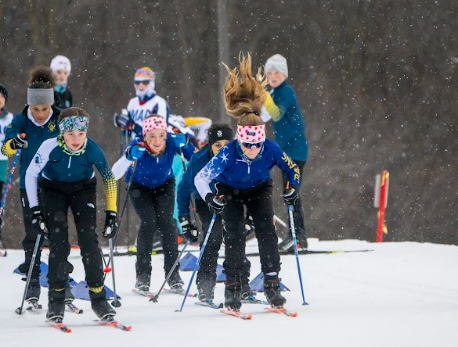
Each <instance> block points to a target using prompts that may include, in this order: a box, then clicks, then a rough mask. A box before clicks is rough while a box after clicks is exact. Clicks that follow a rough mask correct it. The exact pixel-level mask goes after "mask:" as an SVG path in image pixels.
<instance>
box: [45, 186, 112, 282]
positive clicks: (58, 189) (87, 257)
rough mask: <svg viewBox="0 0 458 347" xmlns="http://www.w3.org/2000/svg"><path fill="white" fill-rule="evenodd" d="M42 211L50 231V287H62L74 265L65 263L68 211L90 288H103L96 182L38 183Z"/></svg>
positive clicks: (67, 247)
mask: <svg viewBox="0 0 458 347" xmlns="http://www.w3.org/2000/svg"><path fill="white" fill-rule="evenodd" d="M40 187H41V189H42V197H43V209H44V212H45V214H46V224H47V226H48V230H49V248H50V253H49V272H48V282H49V288H50V289H53V288H56V289H61V288H64V287H65V286H66V284H67V281H68V274H69V273H71V272H72V271H73V266H72V264H70V263H69V262H68V261H67V258H68V255H69V254H70V243H69V242H68V219H67V215H68V209H69V208H71V210H72V213H73V218H74V220H75V225H76V232H77V235H78V245H79V246H80V250H81V255H82V257H83V265H84V270H85V273H86V282H87V284H88V286H89V287H100V286H103V265H102V257H101V254H100V248H99V242H98V239H97V233H96V226H97V219H96V216H97V206H96V179H95V178H93V179H90V180H86V181H81V182H71V183H68V182H56V181H49V180H46V179H42V180H41V181H40Z"/></svg>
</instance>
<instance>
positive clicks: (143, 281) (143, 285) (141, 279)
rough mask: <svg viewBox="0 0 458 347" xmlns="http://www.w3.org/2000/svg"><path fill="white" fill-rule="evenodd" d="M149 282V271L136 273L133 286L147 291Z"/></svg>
mask: <svg viewBox="0 0 458 347" xmlns="http://www.w3.org/2000/svg"><path fill="white" fill-rule="evenodd" d="M150 283H151V273H142V274H137V280H136V282H135V288H136V289H138V290H141V291H144V292H148V291H149V286H150Z"/></svg>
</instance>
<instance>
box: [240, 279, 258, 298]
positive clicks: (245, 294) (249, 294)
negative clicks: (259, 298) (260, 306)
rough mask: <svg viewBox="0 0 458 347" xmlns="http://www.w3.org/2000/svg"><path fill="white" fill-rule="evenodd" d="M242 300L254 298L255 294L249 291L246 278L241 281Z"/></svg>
mask: <svg viewBox="0 0 458 347" xmlns="http://www.w3.org/2000/svg"><path fill="white" fill-rule="evenodd" d="M241 282H242V299H243V300H249V299H250V298H252V297H254V296H256V292H255V291H254V290H253V289H251V286H250V281H249V279H248V278H243V279H242V281H241Z"/></svg>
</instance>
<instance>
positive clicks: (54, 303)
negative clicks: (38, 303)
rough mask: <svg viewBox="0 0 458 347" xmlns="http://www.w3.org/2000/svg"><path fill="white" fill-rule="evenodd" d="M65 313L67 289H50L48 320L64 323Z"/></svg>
mask: <svg viewBox="0 0 458 347" xmlns="http://www.w3.org/2000/svg"><path fill="white" fill-rule="evenodd" d="M64 313H65V288H50V289H49V292H48V312H47V313H46V319H47V320H50V321H53V322H56V323H62V320H63V319H64Z"/></svg>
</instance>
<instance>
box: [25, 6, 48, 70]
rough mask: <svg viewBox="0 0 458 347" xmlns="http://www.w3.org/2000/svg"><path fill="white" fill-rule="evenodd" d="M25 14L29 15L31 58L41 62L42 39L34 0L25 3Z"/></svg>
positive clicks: (35, 61)
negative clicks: (32, 54) (32, 51)
mask: <svg viewBox="0 0 458 347" xmlns="http://www.w3.org/2000/svg"><path fill="white" fill-rule="evenodd" d="M26 8H27V15H28V17H29V24H30V31H31V35H32V45H33V50H34V52H35V54H34V56H33V58H34V63H35V64H36V63H43V58H44V57H43V48H44V47H43V40H42V33H41V23H40V19H39V16H38V13H37V11H38V9H37V6H36V4H35V1H31V0H29V1H27V3H26Z"/></svg>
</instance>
